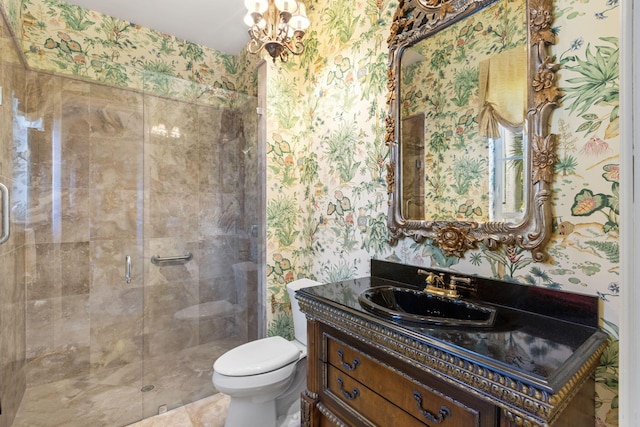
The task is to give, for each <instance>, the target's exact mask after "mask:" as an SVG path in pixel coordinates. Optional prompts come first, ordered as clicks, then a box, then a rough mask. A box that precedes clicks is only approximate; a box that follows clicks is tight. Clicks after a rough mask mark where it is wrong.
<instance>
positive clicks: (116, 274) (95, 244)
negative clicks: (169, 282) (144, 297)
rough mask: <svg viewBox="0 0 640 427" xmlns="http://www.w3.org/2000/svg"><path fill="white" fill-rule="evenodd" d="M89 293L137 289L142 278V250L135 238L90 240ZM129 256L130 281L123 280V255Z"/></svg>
mask: <svg viewBox="0 0 640 427" xmlns="http://www.w3.org/2000/svg"><path fill="white" fill-rule="evenodd" d="M90 245H91V249H90V250H91V281H90V283H91V293H92V294H93V293H94V292H98V293H99V292H101V291H103V290H105V289H115V290H124V289H138V290H139V292H142V286H143V279H144V265H145V262H146V260H145V259H144V258H143V250H142V248H141V247H140V245H139V243H138V241H137V240H94V241H92V242H91V244H90ZM126 255H129V256H131V267H132V277H131V282H130V283H126V281H125V277H124V276H125V256H126Z"/></svg>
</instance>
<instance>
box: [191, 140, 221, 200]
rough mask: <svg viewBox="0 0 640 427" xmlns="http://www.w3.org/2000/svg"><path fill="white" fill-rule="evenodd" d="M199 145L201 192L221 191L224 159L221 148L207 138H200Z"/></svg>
mask: <svg viewBox="0 0 640 427" xmlns="http://www.w3.org/2000/svg"><path fill="white" fill-rule="evenodd" d="M200 140H201V141H200V143H199V144H198V157H197V159H198V177H199V182H198V184H199V188H200V191H209V192H214V191H220V189H221V188H222V166H221V163H222V158H221V157H220V156H219V154H218V151H219V147H218V146H217V145H214V144H212V143H210V142H209V139H208V138H206V137H201V138H200ZM203 140H204V141H205V142H202V141H203Z"/></svg>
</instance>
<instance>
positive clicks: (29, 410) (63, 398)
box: [13, 379, 142, 427]
mask: <svg viewBox="0 0 640 427" xmlns="http://www.w3.org/2000/svg"><path fill="white" fill-rule="evenodd" d="M141 416H142V405H141V398H140V390H139V388H137V387H127V386H118V387H114V386H107V385H102V384H92V383H89V382H86V381H80V380H74V379H67V380H61V381H56V382H52V383H49V384H44V385H40V386H35V387H29V388H28V389H27V392H26V393H25V396H24V399H23V404H22V405H21V406H20V410H19V411H18V415H17V417H16V420H15V423H14V425H13V427H54V426H56V427H57V426H60V427H62V426H65V427H72V426H76V427H84V426H122V425H127V424H130V423H132V422H134V421H137V420H139V419H140V418H141Z"/></svg>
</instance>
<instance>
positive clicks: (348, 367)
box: [338, 349, 360, 371]
mask: <svg viewBox="0 0 640 427" xmlns="http://www.w3.org/2000/svg"><path fill="white" fill-rule="evenodd" d="M338 356H340V363H341V364H342V366H343V367H344V368H345V369H346V370H347V371H353V370H354V369H356V368H357V367H358V365H359V364H360V360H359V359H358V358H357V357H356V358H355V359H353V363H352V364H348V363H347V362H345V361H344V359H343V357H344V353H343V352H342V349H338Z"/></svg>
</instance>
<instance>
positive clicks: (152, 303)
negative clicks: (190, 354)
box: [144, 282, 198, 360]
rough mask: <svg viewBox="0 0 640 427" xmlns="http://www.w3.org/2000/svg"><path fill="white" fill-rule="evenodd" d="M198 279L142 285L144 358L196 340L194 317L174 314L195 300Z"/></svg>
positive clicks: (193, 343)
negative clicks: (194, 280) (143, 288)
mask: <svg viewBox="0 0 640 427" xmlns="http://www.w3.org/2000/svg"><path fill="white" fill-rule="evenodd" d="M197 293H198V285H197V282H191V283H189V282H172V283H167V284H162V285H156V286H150V287H145V295H144V304H145V319H144V333H145V340H144V341H145V342H144V348H145V352H144V355H145V360H146V358H147V357H153V356H157V355H159V354H164V353H170V352H175V351H177V350H179V349H183V348H187V347H190V346H193V345H196V344H197V343H198V322H197V319H183V318H181V317H180V316H178V315H177V314H178V313H179V312H180V311H181V310H184V309H187V308H189V307H191V306H193V305H196V304H198V294H197Z"/></svg>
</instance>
